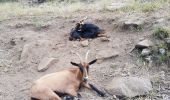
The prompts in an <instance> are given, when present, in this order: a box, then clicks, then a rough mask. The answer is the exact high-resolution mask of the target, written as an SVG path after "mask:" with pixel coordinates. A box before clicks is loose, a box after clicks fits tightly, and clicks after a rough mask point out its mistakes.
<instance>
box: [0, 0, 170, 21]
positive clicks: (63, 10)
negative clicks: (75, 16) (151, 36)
mask: <svg viewBox="0 0 170 100" xmlns="http://www.w3.org/2000/svg"><path fill="white" fill-rule="evenodd" d="M68 1H69V2H63V3H59V2H57V1H53V2H47V3H44V4H41V5H34V6H29V5H24V4H21V3H16V2H8V3H0V21H1V20H4V19H8V18H10V17H18V16H30V15H31V16H32V15H34V16H36V15H41V14H44V13H51V14H54V16H64V17H67V16H70V15H72V13H73V12H75V11H83V10H86V11H93V12H95V11H107V10H108V8H107V7H108V5H110V4H111V3H112V2H114V0H99V1H98V0H97V1H96V2H92V3H89V4H87V3H84V2H80V1H77V2H75V0H68ZM71 1H74V2H71ZM140 1H141V0H129V1H128V2H127V6H126V7H124V8H122V9H121V10H123V11H152V10H154V9H156V8H160V7H162V6H163V5H165V4H167V3H169V2H170V0H155V1H152V2H145V3H141V2H140ZM109 11H110V10H109ZM112 11H114V9H113V10H112Z"/></svg>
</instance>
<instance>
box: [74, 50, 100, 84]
mask: <svg viewBox="0 0 170 100" xmlns="http://www.w3.org/2000/svg"><path fill="white" fill-rule="evenodd" d="M88 54H89V51H87V53H86V58H85V61H83V60H82V58H81V57H80V55H79V54H78V53H76V55H77V56H78V57H79V59H80V63H74V62H71V64H72V65H74V66H77V67H78V68H79V69H80V72H81V73H82V76H83V77H82V81H83V82H87V81H88V75H89V66H90V65H92V64H94V63H95V62H96V61H97V59H95V60H92V61H90V62H88V59H87V58H88Z"/></svg>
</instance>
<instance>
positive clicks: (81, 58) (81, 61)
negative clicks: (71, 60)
mask: <svg viewBox="0 0 170 100" xmlns="http://www.w3.org/2000/svg"><path fill="white" fill-rule="evenodd" d="M74 54H76V55H77V56H78V57H79V59H80V62H82V61H83V59H82V58H81V56H80V55H79V54H78V53H75V52H74Z"/></svg>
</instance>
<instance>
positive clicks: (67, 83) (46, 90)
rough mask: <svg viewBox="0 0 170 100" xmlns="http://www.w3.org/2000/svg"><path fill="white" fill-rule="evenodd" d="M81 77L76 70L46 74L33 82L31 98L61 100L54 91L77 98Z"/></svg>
mask: <svg viewBox="0 0 170 100" xmlns="http://www.w3.org/2000/svg"><path fill="white" fill-rule="evenodd" d="M75 73H76V74H75ZM82 77H83V75H82V73H81V72H80V71H79V69H78V68H72V69H68V70H63V71H59V72H56V73H51V74H47V75H45V76H43V77H41V78H40V79H38V80H37V81H35V82H34V84H33V85H32V88H31V97H33V98H37V99H40V100H61V98H60V97H59V96H58V95H57V94H55V93H54V91H57V92H62V93H66V94H69V95H72V96H77V92H78V89H79V86H80V84H81V82H82V80H81V79H82ZM78 80H79V81H78Z"/></svg>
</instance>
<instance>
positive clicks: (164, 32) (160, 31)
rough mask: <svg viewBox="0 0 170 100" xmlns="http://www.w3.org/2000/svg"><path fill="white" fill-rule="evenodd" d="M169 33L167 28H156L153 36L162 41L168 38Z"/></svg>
mask: <svg viewBox="0 0 170 100" xmlns="http://www.w3.org/2000/svg"><path fill="white" fill-rule="evenodd" d="M169 34H170V31H169V30H168V29H167V28H157V29H156V30H155V31H154V34H153V35H154V36H155V37H156V38H158V39H164V38H167V37H169Z"/></svg>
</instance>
